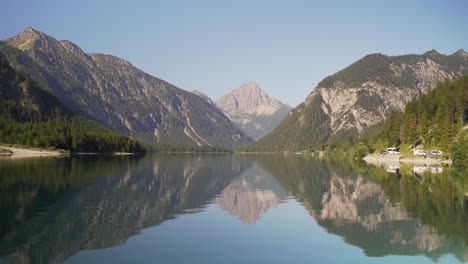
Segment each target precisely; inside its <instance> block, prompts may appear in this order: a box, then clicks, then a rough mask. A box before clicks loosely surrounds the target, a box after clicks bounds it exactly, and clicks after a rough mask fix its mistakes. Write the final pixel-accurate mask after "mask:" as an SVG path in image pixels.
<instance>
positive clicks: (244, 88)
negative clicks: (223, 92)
mask: <svg viewBox="0 0 468 264" xmlns="http://www.w3.org/2000/svg"><path fill="white" fill-rule="evenodd" d="M231 94H232V95H234V96H236V97H238V98H239V99H250V100H263V101H271V100H273V99H272V98H271V97H270V96H269V95H268V94H267V93H266V92H265V91H263V90H262V89H261V88H260V86H258V84H257V83H256V82H248V83H244V84H242V85H241V86H240V87H238V88H236V89H234V90H233V91H232V93H231Z"/></svg>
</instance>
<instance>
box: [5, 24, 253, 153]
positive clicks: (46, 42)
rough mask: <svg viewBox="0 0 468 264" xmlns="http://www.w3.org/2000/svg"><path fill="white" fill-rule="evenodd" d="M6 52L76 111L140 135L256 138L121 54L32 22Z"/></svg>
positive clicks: (153, 138)
mask: <svg viewBox="0 0 468 264" xmlns="http://www.w3.org/2000/svg"><path fill="white" fill-rule="evenodd" d="M0 52H3V53H4V54H5V55H6V57H7V58H8V59H9V61H10V62H11V63H12V66H13V67H15V68H17V69H19V70H22V71H25V72H27V73H29V74H30V75H31V76H32V77H33V78H34V79H35V80H37V81H38V82H39V83H40V84H41V86H42V87H46V88H47V89H48V90H50V92H52V93H53V94H54V95H55V96H56V97H57V98H58V99H59V100H60V101H61V102H62V103H64V104H65V105H66V106H67V107H69V108H70V109H71V110H72V111H74V112H76V113H78V114H81V115H84V116H86V117H90V118H93V119H94V120H96V121H97V122H99V123H101V124H104V125H107V126H109V127H111V128H113V129H115V130H117V131H119V132H121V133H124V134H128V135H130V136H132V137H135V138H138V139H140V140H144V141H146V142H149V143H159V144H187V145H199V146H202V145H205V146H225V147H235V146H239V145H242V144H248V143H250V142H252V140H251V139H250V138H249V137H248V136H247V135H246V134H245V133H244V132H243V131H242V130H240V129H239V128H237V127H236V126H235V125H234V124H233V123H232V122H231V121H230V120H229V118H227V117H226V116H225V115H224V114H223V113H222V112H221V111H220V110H219V109H217V108H216V107H215V106H214V105H212V104H209V103H207V102H206V101H204V100H202V99H201V98H200V97H199V96H195V95H194V94H192V93H190V92H187V91H184V90H182V89H179V88H177V87H175V86H174V85H171V84H170V83H167V82H165V81H163V80H160V79H158V78H155V77H153V76H151V75H149V74H147V73H145V72H143V71H141V70H139V69H138V68H136V67H134V66H133V65H131V64H130V63H129V62H128V61H126V60H123V59H120V58H118V57H114V56H111V55H103V54H87V53H84V52H83V51H82V50H81V49H80V48H79V47H78V46H77V45H75V44H73V43H71V42H69V41H58V40H56V39H54V38H52V37H50V36H48V35H46V34H44V33H42V32H39V31H37V30H35V29H32V28H27V29H26V30H25V31H24V32H22V33H20V34H19V35H17V36H15V37H12V38H9V39H6V40H4V41H1V42H0Z"/></svg>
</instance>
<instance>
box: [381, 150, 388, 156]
mask: <svg viewBox="0 0 468 264" xmlns="http://www.w3.org/2000/svg"><path fill="white" fill-rule="evenodd" d="M380 154H381V155H385V154H388V152H387V151H386V150H382V151H380Z"/></svg>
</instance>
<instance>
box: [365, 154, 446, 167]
mask: <svg viewBox="0 0 468 264" xmlns="http://www.w3.org/2000/svg"><path fill="white" fill-rule="evenodd" d="M363 160H364V161H365V162H366V163H368V164H373V165H378V166H381V165H384V166H397V165H399V164H400V163H403V164H419V165H435V164H440V165H450V164H452V160H450V159H448V160H444V159H440V158H432V157H426V158H424V157H418V156H414V157H406V156H401V155H392V154H384V155H382V154H368V155H366V156H365V157H364V158H363Z"/></svg>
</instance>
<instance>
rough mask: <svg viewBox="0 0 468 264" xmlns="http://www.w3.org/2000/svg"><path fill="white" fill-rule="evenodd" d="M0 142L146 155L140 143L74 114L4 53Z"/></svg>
mask: <svg viewBox="0 0 468 264" xmlns="http://www.w3.org/2000/svg"><path fill="white" fill-rule="evenodd" d="M0 143H8V144H21V145H27V146H32V147H42V148H51V147H53V148H60V149H66V150H72V151H81V152H83V151H85V152H114V151H125V152H143V151H144V148H143V146H142V145H140V143H138V142H137V141H135V140H133V139H130V138H128V137H126V136H123V135H120V134H117V133H115V132H113V131H112V130H111V129H109V128H107V127H104V126H101V125H99V124H97V123H96V122H93V121H90V120H86V119H85V118H83V117H80V116H76V115H74V114H73V113H72V112H71V111H70V110H69V109H68V108H67V107H66V106H64V105H63V104H62V103H60V101H59V100H58V99H57V98H56V97H55V96H53V95H52V94H50V93H49V92H47V91H45V90H43V89H42V88H41V87H40V86H39V85H38V84H37V83H36V82H34V81H33V80H32V79H31V78H30V76H29V75H27V74H25V73H21V72H17V71H15V70H14V69H13V68H12V67H11V66H10V64H9V63H8V61H7V60H6V58H5V56H4V55H3V54H2V53H0Z"/></svg>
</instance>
